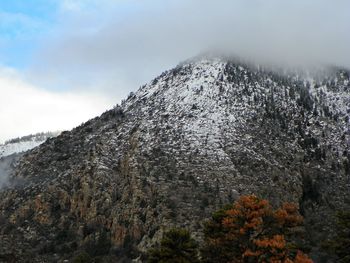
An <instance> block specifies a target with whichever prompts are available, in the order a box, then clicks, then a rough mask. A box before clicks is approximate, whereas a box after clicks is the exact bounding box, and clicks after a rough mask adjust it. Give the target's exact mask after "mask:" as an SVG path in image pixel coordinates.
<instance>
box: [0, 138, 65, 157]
mask: <svg viewBox="0 0 350 263" xmlns="http://www.w3.org/2000/svg"><path fill="white" fill-rule="evenodd" d="M58 134H59V132H46V133H37V134H33V135H28V136H24V137H21V138H16V139H12V140H9V141H7V142H5V143H4V144H0V158H2V157H5V156H8V155H11V154H14V153H21V152H25V151H28V150H30V149H33V148H34V147H36V146H38V145H40V144H42V143H43V142H45V141H46V140H47V139H48V138H52V137H56V136H57V135H58Z"/></svg>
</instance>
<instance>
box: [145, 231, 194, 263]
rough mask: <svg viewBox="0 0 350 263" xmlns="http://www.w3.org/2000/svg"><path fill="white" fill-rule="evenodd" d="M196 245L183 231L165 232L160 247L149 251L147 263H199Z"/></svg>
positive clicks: (188, 234)
mask: <svg viewBox="0 0 350 263" xmlns="http://www.w3.org/2000/svg"><path fill="white" fill-rule="evenodd" d="M197 248H198V246H197V243H196V241H195V240H194V239H193V238H192V237H191V235H190V233H189V232H188V231H187V230H185V229H176V228H174V229H171V230H169V231H168V232H166V233H165V234H164V236H163V238H162V240H161V242H160V246H158V247H157V248H153V249H151V250H150V251H149V253H148V256H147V261H148V262H149V263H190V262H199V260H198V251H197Z"/></svg>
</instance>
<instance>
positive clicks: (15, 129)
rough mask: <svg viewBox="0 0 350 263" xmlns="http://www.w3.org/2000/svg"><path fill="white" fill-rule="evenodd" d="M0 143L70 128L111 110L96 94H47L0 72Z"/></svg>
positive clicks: (13, 74)
mask: <svg viewBox="0 0 350 263" xmlns="http://www.w3.org/2000/svg"><path fill="white" fill-rule="evenodd" d="M0 94H1V96H0V120H1V129H0V142H1V141H4V140H7V139H10V138H13V137H17V136H23V135H27V134H31V133H36V132H42V131H55V130H64V129H71V128H73V127H74V126H77V125H79V124H81V123H82V122H83V121H87V120H88V119H90V118H92V117H94V116H96V115H98V114H100V113H102V112H103V111H105V110H106V109H108V108H110V107H112V105H113V103H114V102H113V101H111V100H110V99H108V98H106V97H103V96H101V95H99V94H93V93H86V94H85V93H76V92H50V91H46V90H42V89H40V88H38V87H36V86H33V85H31V84H29V83H27V82H25V81H24V80H23V79H22V78H21V77H20V76H19V75H18V73H17V72H16V71H14V70H12V69H6V68H5V69H4V68H2V69H0Z"/></svg>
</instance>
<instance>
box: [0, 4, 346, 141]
mask: <svg viewBox="0 0 350 263" xmlns="http://www.w3.org/2000/svg"><path fill="white" fill-rule="evenodd" d="M212 49H214V50H224V51H225V52H227V53H230V54H234V55H238V56H242V57H244V58H249V59H254V60H257V61H259V62H272V63H277V64H285V63H287V64H294V63H295V64H304V63H305V64H308V63H314V64H315V63H316V64H331V65H339V66H344V67H349V68H350V52H349V51H350V50H349V49H350V1H348V0H293V1H287V0H215V1H213V0H167V1H164V0H11V1H9V0H0V143H1V142H3V141H5V140H7V139H10V138H13V137H17V136H23V135H27V134H29V133H35V132H42V131H56V130H66V129H71V128H73V127H74V126H77V125H79V124H81V123H82V122H84V121H86V120H88V119H90V118H92V117H94V116H97V115H99V114H101V113H102V112H103V111H105V110H107V109H109V108H111V107H113V106H114V105H115V104H117V103H119V102H120V101H121V100H122V99H123V98H125V97H126V96H127V94H128V93H129V92H130V91H135V90H137V88H138V87H139V86H141V85H143V84H144V83H146V82H148V81H150V80H151V79H152V78H154V77H156V76H157V75H159V74H160V73H161V72H163V71H165V70H167V69H169V68H171V67H174V66H175V65H176V64H178V63H179V62H181V61H182V60H185V59H188V58H190V57H193V56H196V55H197V54H199V53H201V52H205V51H209V50H212Z"/></svg>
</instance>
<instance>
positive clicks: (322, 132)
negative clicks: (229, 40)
mask: <svg viewBox="0 0 350 263" xmlns="http://www.w3.org/2000/svg"><path fill="white" fill-rule="evenodd" d="M349 109H350V81H349V71H347V70H344V69H339V68H334V67H333V68H327V69H322V70H317V71H316V72H313V73H310V72H305V71H299V70H284V71H282V70H271V69H269V68H264V67H261V66H256V65H253V64H249V63H245V62H242V61H240V60H237V59H228V58H224V57H215V56H212V57H210V56H207V57H205V56H204V57H203V56H201V57H197V58H195V59H191V60H188V61H185V62H183V63H181V64H180V65H178V66H177V67H175V68H174V69H172V70H169V71H166V72H164V73H162V74H161V75H160V76H159V77H157V78H155V79H154V80H153V81H151V82H150V83H148V84H147V85H144V86H142V87H141V88H140V89H139V90H138V91H137V92H135V93H131V94H130V95H129V97H128V98H127V99H126V100H125V101H123V102H122V103H121V105H120V106H117V107H115V108H113V109H112V110H109V111H107V112H105V113H103V114H102V115H101V116H100V117H97V118H94V119H92V120H90V121H88V122H86V123H84V124H83V125H81V126H79V127H77V128H75V129H73V130H72V131H69V132H63V133H62V134H60V135H59V136H58V137H56V138H52V139H48V140H47V141H46V142H45V143H43V144H41V145H40V146H38V147H36V148H34V149H33V150H31V151H29V152H26V153H25V154H24V155H23V157H22V158H21V159H20V160H19V162H18V163H17V164H16V167H15V169H14V171H13V172H12V174H11V177H10V179H11V187H10V188H8V189H5V190H3V191H2V192H0V211H1V217H0V240H1V241H2V244H3V246H2V248H0V258H1V257H2V258H6V259H7V260H10V259H11V260H14V261H18V262H21V261H23V262H24V261H25V260H28V259H30V261H31V262H60V261H62V260H64V259H71V258H73V257H74V256H75V255H76V253H79V251H84V250H85V251H87V252H89V253H90V254H91V255H92V256H101V255H104V254H106V253H110V255H111V256H110V257H112V258H114V259H115V261H118V262H129V261H130V260H131V259H133V258H137V257H138V256H139V255H140V253H141V252H142V251H144V250H145V249H147V248H148V247H149V246H150V245H152V244H154V242H156V241H157V240H159V238H160V237H161V235H162V233H163V231H164V230H166V229H168V228H169V227H172V226H183V227H186V228H188V229H190V230H191V231H192V232H194V233H195V237H196V238H198V239H200V238H201V236H200V234H199V232H200V231H199V230H200V228H201V224H202V223H203V221H204V220H205V219H207V218H209V216H210V214H211V213H212V212H213V211H215V210H216V209H218V208H220V207H222V205H224V204H226V203H228V202H232V201H233V200H235V199H236V198H237V197H238V196H239V195H242V194H248V193H254V194H256V195H259V196H261V197H263V198H266V199H268V200H270V201H271V203H272V204H273V205H279V204H281V202H283V201H292V202H295V203H298V204H299V206H300V211H301V213H302V214H303V215H304V217H305V224H306V233H307V235H308V239H309V240H310V242H311V243H310V245H311V247H312V256H313V257H314V258H315V259H316V260H317V261H319V262H321V261H322V258H327V255H326V254H324V253H323V252H322V251H321V250H320V247H321V241H322V240H325V239H326V238H328V237H329V236H331V235H332V233H333V228H334V214H335V212H336V211H337V210H341V209H345V208H348V207H349V205H350V198H349V197H350V194H349V191H348V189H349V183H350V180H349V177H350V152H349V145H350V141H349V139H350V132H349V117H348V115H349Z"/></svg>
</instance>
